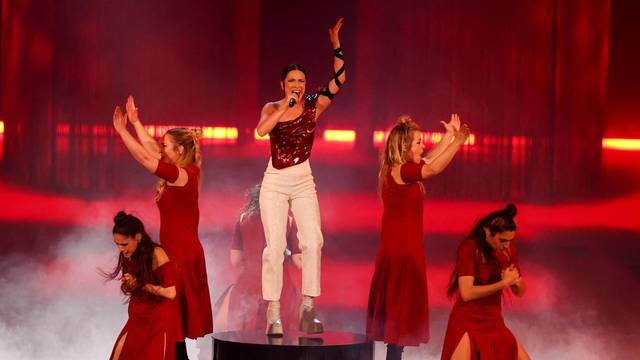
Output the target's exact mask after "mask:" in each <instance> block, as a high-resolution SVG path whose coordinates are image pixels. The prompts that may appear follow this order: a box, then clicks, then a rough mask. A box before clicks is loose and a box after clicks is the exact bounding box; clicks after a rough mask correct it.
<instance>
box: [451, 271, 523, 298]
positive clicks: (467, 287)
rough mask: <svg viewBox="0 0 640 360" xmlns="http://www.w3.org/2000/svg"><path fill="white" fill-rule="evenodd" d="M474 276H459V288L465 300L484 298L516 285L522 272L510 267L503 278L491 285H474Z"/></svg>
mask: <svg viewBox="0 0 640 360" xmlns="http://www.w3.org/2000/svg"><path fill="white" fill-rule="evenodd" d="M473 280H474V277H473V276H460V277H458V288H459V289H460V297H461V298H462V300H463V301H470V300H475V299H479V298H483V297H486V296H489V295H492V294H495V293H496V292H498V291H500V290H502V289H504V288H507V287H510V286H511V285H514V284H515V283H516V282H517V281H518V280H520V274H519V273H518V270H517V269H515V268H509V269H507V270H505V271H504V272H503V274H502V280H500V281H498V282H495V283H493V284H489V285H474V284H473Z"/></svg>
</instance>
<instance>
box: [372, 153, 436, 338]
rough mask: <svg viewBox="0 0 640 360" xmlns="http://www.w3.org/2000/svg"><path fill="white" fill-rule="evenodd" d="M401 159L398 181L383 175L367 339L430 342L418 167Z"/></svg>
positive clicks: (421, 194)
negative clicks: (380, 229)
mask: <svg viewBox="0 0 640 360" xmlns="http://www.w3.org/2000/svg"><path fill="white" fill-rule="evenodd" d="M423 165H424V162H420V164H416V163H413V162H410V163H405V164H403V165H402V166H401V168H400V174H401V177H402V181H403V182H405V184H403V185H400V184H397V183H396V182H395V180H394V179H393V177H392V176H391V170H389V172H388V173H387V176H386V180H385V184H384V185H383V188H382V202H383V204H384V213H383V215H382V236H381V244H380V250H379V251H378V255H377V257H376V266H375V271H374V274H373V279H372V280H371V290H370V292H369V309H368V316H367V337H368V338H369V339H371V340H379V341H384V342H386V343H393V344H396V345H400V346H406V345H409V346H417V345H419V344H420V343H427V342H428V341H429V303H428V297H427V274H426V263H425V257H424V242H423V237H422V199H423V192H422V188H421V186H420V183H419V181H420V180H422V166H423Z"/></svg>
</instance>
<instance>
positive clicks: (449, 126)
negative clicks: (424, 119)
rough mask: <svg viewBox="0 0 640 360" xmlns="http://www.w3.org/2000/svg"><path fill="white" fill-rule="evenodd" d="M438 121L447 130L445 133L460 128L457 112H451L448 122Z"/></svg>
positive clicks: (453, 131)
mask: <svg viewBox="0 0 640 360" xmlns="http://www.w3.org/2000/svg"><path fill="white" fill-rule="evenodd" d="M440 123H441V124H442V125H443V126H444V128H445V129H446V130H447V133H450V134H453V133H455V132H456V131H459V130H460V116H458V114H451V120H449V122H448V123H446V122H444V121H440Z"/></svg>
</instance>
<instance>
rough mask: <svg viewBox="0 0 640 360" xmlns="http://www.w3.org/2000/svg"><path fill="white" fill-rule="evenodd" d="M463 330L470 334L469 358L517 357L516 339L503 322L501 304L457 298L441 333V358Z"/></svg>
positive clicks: (444, 358)
mask: <svg viewBox="0 0 640 360" xmlns="http://www.w3.org/2000/svg"><path fill="white" fill-rule="evenodd" d="M464 333H467V334H469V341H470V343H471V344H470V345H471V358H472V359H477V358H478V357H479V358H480V359H482V360H517V359H518V343H517V342H516V338H515V337H514V336H513V334H512V333H511V331H510V330H509V329H508V328H507V326H506V325H505V324H504V319H503V318H502V314H501V308H500V306H495V305H493V306H490V305H479V304H471V303H464V302H461V300H459V301H458V302H456V304H455V305H454V307H453V310H452V311H451V316H450V317H449V324H448V325H447V332H446V334H445V337H444V345H443V348H442V360H448V359H449V358H451V355H452V354H453V352H454V351H455V349H456V347H457V346H458V344H459V343H460V340H461V339H462V336H463V335H464Z"/></svg>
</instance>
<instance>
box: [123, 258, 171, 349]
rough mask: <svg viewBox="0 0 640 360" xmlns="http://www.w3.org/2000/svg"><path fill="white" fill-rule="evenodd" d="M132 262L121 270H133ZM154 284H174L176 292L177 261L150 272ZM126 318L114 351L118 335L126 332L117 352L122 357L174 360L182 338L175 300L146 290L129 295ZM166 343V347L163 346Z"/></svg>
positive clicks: (125, 271) (132, 271)
mask: <svg viewBox="0 0 640 360" xmlns="http://www.w3.org/2000/svg"><path fill="white" fill-rule="evenodd" d="M136 266H137V265H136V264H135V263H132V262H130V263H129V264H128V265H127V266H126V267H125V269H124V273H130V274H133V273H135V270H134V269H135V267H136ZM153 274H154V277H155V279H154V280H155V281H154V283H155V284H157V285H160V286H162V287H171V286H176V291H177V292H178V293H179V288H178V286H177V284H178V273H177V269H176V264H175V263H174V262H172V261H169V262H167V263H165V264H163V265H162V266H159V267H158V268H156V269H155V270H154V271H153ZM128 312H129V319H128V320H127V323H126V324H125V326H124V328H122V331H121V332H120V335H118V338H117V339H116V342H115V345H114V346H113V350H112V351H111V357H110V359H113V352H114V351H115V347H116V345H117V344H118V342H119V341H120V338H122V336H124V334H127V338H126V339H125V341H124V346H123V347H122V350H121V352H120V359H121V360H137V359H167V360H173V359H175V343H176V342H178V341H183V339H184V337H183V335H182V330H181V327H180V308H179V304H178V300H177V298H176V299H173V300H170V299H167V298H163V297H160V296H156V295H153V294H151V293H148V292H146V291H142V292H141V293H140V294H135V295H131V297H130V298H129V308H128ZM165 344H166V347H165Z"/></svg>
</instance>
